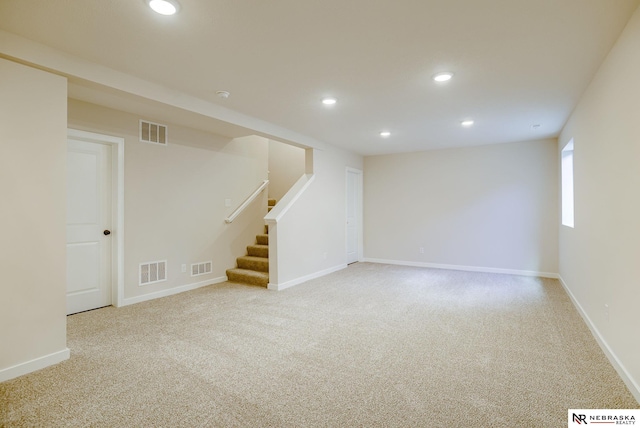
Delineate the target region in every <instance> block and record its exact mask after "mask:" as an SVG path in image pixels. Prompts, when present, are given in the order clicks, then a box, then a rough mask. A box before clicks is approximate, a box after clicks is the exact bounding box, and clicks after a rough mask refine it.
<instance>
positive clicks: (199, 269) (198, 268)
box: [191, 262, 213, 276]
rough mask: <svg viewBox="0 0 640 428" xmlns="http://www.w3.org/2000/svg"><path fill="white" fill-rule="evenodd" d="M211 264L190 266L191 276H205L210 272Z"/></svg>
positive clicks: (204, 263)
mask: <svg viewBox="0 0 640 428" xmlns="http://www.w3.org/2000/svg"><path fill="white" fill-rule="evenodd" d="M212 266H213V263H212V262H202V263H194V264H192V265H191V276H198V275H205V274H207V273H211V272H212Z"/></svg>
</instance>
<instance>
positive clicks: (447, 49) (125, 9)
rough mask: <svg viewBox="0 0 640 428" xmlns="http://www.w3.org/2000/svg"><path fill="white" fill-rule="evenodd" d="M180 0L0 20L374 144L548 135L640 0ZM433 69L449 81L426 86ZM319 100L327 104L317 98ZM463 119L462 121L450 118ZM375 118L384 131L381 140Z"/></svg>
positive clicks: (115, 62) (335, 135) (13, 10)
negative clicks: (169, 7)
mask: <svg viewBox="0 0 640 428" xmlns="http://www.w3.org/2000/svg"><path fill="white" fill-rule="evenodd" d="M180 3H181V5H182V10H181V11H180V13H178V14H177V15H175V16H173V17H164V16H160V15H157V14H155V13H153V12H152V11H151V10H150V9H149V8H148V7H147V6H146V4H145V2H144V1H143V0H108V1H103V0H82V1H80V0H0V28H1V29H3V30H5V31H7V32H10V33H14V34H16V35H18V36H21V37H24V38H27V39H30V40H33V41H36V42H39V43H42V44H45V45H47V46H50V47H52V48H54V49H56V50H59V51H61V52H64V53H67V54H71V55H73V56H76V57H79V58H82V59H85V60H89V61H92V62H95V63H97V64H101V65H103V66H106V67H109V68H111V69H114V70H117V71H120V72H124V73H127V74H130V75H132V76H136V77H139V78H142V79H145V80H148V81H150V82H154V83H157V84H160V85H163V86H165V87H167V88H171V89H173V90H176V91H180V92H183V93H185V94H189V95H191V96H194V97H198V98H201V99H203V100H205V101H208V102H210V103H213V104H217V105H221V106H224V107H226V108H229V109H232V110H235V111H237V112H240V113H243V114H245V115H249V116H252V117H255V118H258V119H260V120H262V121H266V122H269V123H272V124H274V125H277V126H279V127H283V128H286V129H289V130H292V131H294V132H296V133H299V134H302V135H305V136H309V137H311V138H313V139H315V140H319V141H323V142H326V143H329V144H333V145H336V146H340V147H343V148H345V149H348V150H351V151H354V152H357V153H361V154H381V153H392V152H407V151H419V150H427V149H434V148H444V147H460V146H467V145H479V144H492V143H505V142H515V141H523V140H533V139H539V138H547V137H555V136H557V134H558V132H559V131H560V129H561V127H562V126H563V124H564V122H565V121H566V119H567V117H568V115H569V114H570V113H571V110H572V109H573V107H574V106H575V104H576V102H577V101H578V99H579V97H580V95H581V94H582V92H583V91H584V90H585V88H586V86H587V85H588V83H589V81H590V80H591V78H592V77H593V75H594V73H595V71H596V70H597V68H598V66H599V64H600V63H601V62H602V60H603V59H604V57H605V56H606V54H607V53H608V51H609V50H610V48H611V46H612V45H613V43H614V42H615V40H616V38H617V37H618V36H619V34H620V32H621V31H622V29H623V28H624V25H625V24H626V22H627V21H628V19H629V17H630V16H631V14H632V13H633V11H634V10H635V9H636V8H637V7H638V4H639V1H638V0H615V1H614V0H535V1H531V0H394V1H390V0H386V1H382V0H346V1H345V0H339V1H338V0H323V1H308V0H307V1H305V0H272V1H256V0H249V1H237V0H180ZM442 70H449V71H452V72H453V73H455V76H454V78H453V80H451V81H450V82H448V83H447V84H436V83H434V82H433V81H432V80H431V76H432V75H433V74H434V73H436V72H438V71H442ZM217 90H226V91H229V92H231V96H230V97H229V98H228V99H226V100H223V99H220V98H218V97H217V96H216V95H215V92H216V91H217ZM85 92H86V93H89V92H90V91H85ZM326 95H332V96H335V97H336V98H337V99H338V104H337V105H335V106H334V107H333V108H326V107H324V106H322V105H321V103H320V100H321V98H322V97H323V96H326ZM97 99H98V97H96V100H97ZM465 118H473V119H474V120H475V125H474V126H473V127H472V128H469V129H465V128H462V127H460V125H459V123H460V121H461V120H462V119H465ZM533 124H540V128H539V129H538V130H532V129H531V125H533ZM383 129H385V130H389V131H391V132H392V135H391V137H389V138H387V139H382V138H380V137H379V135H378V134H379V132H380V131H381V130H383Z"/></svg>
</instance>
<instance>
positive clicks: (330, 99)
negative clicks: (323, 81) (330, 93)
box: [322, 97, 338, 106]
mask: <svg viewBox="0 0 640 428" xmlns="http://www.w3.org/2000/svg"><path fill="white" fill-rule="evenodd" d="M337 102H338V100H336V99H335V98H333V97H326V98H323V99H322V104H324V105H326V106H332V105H334V104H335V103H337Z"/></svg>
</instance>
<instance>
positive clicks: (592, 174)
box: [559, 10, 640, 400]
mask: <svg viewBox="0 0 640 428" xmlns="http://www.w3.org/2000/svg"><path fill="white" fill-rule="evenodd" d="M639 52H640V10H636V12H635V14H634V15H633V16H632V18H631V20H630V21H629V23H628V25H627V27H626V29H625V30H624V32H623V33H622V35H621V36H620V38H619V40H618V41H617V43H616V45H615V46H614V47H613V49H612V50H611V52H610V53H609V56H608V57H607V58H606V60H605V61H604V63H603V64H602V66H601V67H600V70H599V71H598V73H597V74H596V76H595V78H594V79H593V81H592V82H591V84H590V86H589V87H588V89H587V90H586V91H585V93H584V94H583V96H582V99H581V100H580V102H579V103H578V105H577V107H576V108H575V110H574V112H573V114H572V115H571V117H570V119H569V121H568V122H567V124H566V126H565V128H564V130H563V131H562V133H561V136H560V139H559V142H560V144H559V146H560V148H561V147H562V146H564V145H565V144H566V143H567V142H569V140H570V139H571V138H573V139H574V186H575V188H574V189H575V195H574V196H575V206H574V208H575V228H573V229H572V228H569V227H566V226H561V227H560V274H561V276H562V278H563V280H564V282H565V283H566V286H567V287H568V289H569V290H570V292H571V293H572V294H573V296H574V297H575V299H576V300H577V302H578V304H579V305H580V307H581V308H582V310H583V311H584V313H585V315H586V317H587V319H588V322H589V323H591V326H592V327H593V328H594V329H595V330H597V332H596V334H597V335H599V336H600V338H601V339H602V340H603V342H604V343H605V344H606V345H605V347H609V349H610V351H611V353H612V354H613V355H614V356H615V358H617V359H618V360H619V363H620V365H619V366H618V368H619V370H622V371H626V374H624V373H623V378H625V377H626V378H627V379H626V380H627V383H628V385H631V389H632V392H633V393H634V394H635V396H636V399H638V400H640V386H639V385H640V340H639V339H638V337H639V333H638V331H639V330H640V310H639V309H638V303H639V302H640V263H639V262H640V196H639V194H640V190H639V189H640V116H639V112H640V55H639V54H638V53H639ZM605 304H607V305H609V315H608V319H607V315H606V313H605V309H604V305H605Z"/></svg>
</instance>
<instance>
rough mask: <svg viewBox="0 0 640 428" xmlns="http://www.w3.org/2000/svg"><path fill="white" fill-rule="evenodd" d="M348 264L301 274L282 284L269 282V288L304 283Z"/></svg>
mask: <svg viewBox="0 0 640 428" xmlns="http://www.w3.org/2000/svg"><path fill="white" fill-rule="evenodd" d="M346 267H347V265H346V264H340V265H337V266H333V267H330V268H328V269H324V270H321V271H319V272H315V273H312V274H309V275H305V276H301V277H300V278H296V279H292V280H291V281H287V282H283V283H281V284H273V283H271V282H270V283H269V285H268V286H267V288H268V289H269V290H277V291H280V290H284V289H285V288H289V287H293V286H294V285H298V284H302V283H303V282H307V281H311V280H312V279H316V278H320V277H321V276H325V275H329V274H330V273H333V272H337V271H339V270H342V269H344V268H346Z"/></svg>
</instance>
